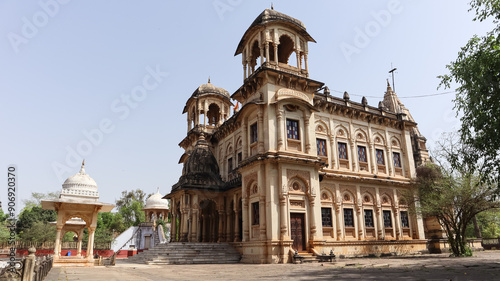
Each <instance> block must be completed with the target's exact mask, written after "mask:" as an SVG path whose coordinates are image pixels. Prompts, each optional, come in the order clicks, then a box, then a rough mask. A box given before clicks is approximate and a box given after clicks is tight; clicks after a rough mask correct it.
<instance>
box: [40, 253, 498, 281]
mask: <svg viewBox="0 0 500 281" xmlns="http://www.w3.org/2000/svg"><path fill="white" fill-rule="evenodd" d="M45 280H46V281H54V280H64V281H72V280H106V281H114V280H120V281H121V280H133V281H142V280H386V281H389V280H446V281H448V280H453V281H460V280H500V251H483V252H475V253H474V256H473V257H468V258H450V257H448V255H446V254H432V255H430V254H429V255H419V256H408V257H404V256H403V257H384V258H356V259H337V261H336V262H334V263H312V264H259V265H254V264H228V265H201V264H200V265H146V264H134V263H130V262H128V261H127V260H118V261H117V264H116V266H108V267H104V266H100V267H93V268H78V267H69V268H53V269H52V270H51V271H50V273H49V275H48V276H47V277H46V279H45Z"/></svg>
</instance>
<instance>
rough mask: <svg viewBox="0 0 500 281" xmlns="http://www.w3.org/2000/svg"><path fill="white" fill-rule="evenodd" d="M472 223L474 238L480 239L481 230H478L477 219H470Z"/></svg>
mask: <svg viewBox="0 0 500 281" xmlns="http://www.w3.org/2000/svg"><path fill="white" fill-rule="evenodd" d="M472 222H473V223H474V236H476V237H477V238H482V237H483V235H482V233H481V229H480V228H479V225H478V224H477V219H476V216H474V217H473V218H472Z"/></svg>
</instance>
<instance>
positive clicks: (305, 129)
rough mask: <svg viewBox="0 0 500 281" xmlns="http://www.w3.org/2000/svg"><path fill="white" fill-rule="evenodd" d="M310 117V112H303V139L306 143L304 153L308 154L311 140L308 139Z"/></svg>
mask: <svg viewBox="0 0 500 281" xmlns="http://www.w3.org/2000/svg"><path fill="white" fill-rule="evenodd" d="M310 118H311V115H310V114H305V116H304V139H305V144H306V153H307V154H309V153H310V152H311V141H310V139H309V119H310Z"/></svg>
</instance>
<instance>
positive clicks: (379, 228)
mask: <svg viewBox="0 0 500 281" xmlns="http://www.w3.org/2000/svg"><path fill="white" fill-rule="evenodd" d="M375 197H376V204H377V207H376V213H377V214H376V215H377V236H378V237H377V238H378V239H379V240H383V239H384V224H383V218H382V205H381V203H380V191H379V188H378V187H376V188H375Z"/></svg>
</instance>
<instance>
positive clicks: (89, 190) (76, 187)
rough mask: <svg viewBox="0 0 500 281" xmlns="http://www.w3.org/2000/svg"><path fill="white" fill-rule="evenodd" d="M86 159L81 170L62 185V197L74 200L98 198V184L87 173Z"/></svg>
mask: <svg viewBox="0 0 500 281" xmlns="http://www.w3.org/2000/svg"><path fill="white" fill-rule="evenodd" d="M84 166H85V161H83V163H82V168H81V169H80V172H78V173H77V174H75V175H72V176H71V177H69V178H68V179H67V180H66V181H65V182H64V183H63V185H62V191H61V199H65V198H66V199H73V200H88V199H92V200H97V199H99V192H97V184H96V182H95V180H94V179H93V178H91V177H90V176H89V175H87V174H86V173H85V167H84Z"/></svg>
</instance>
